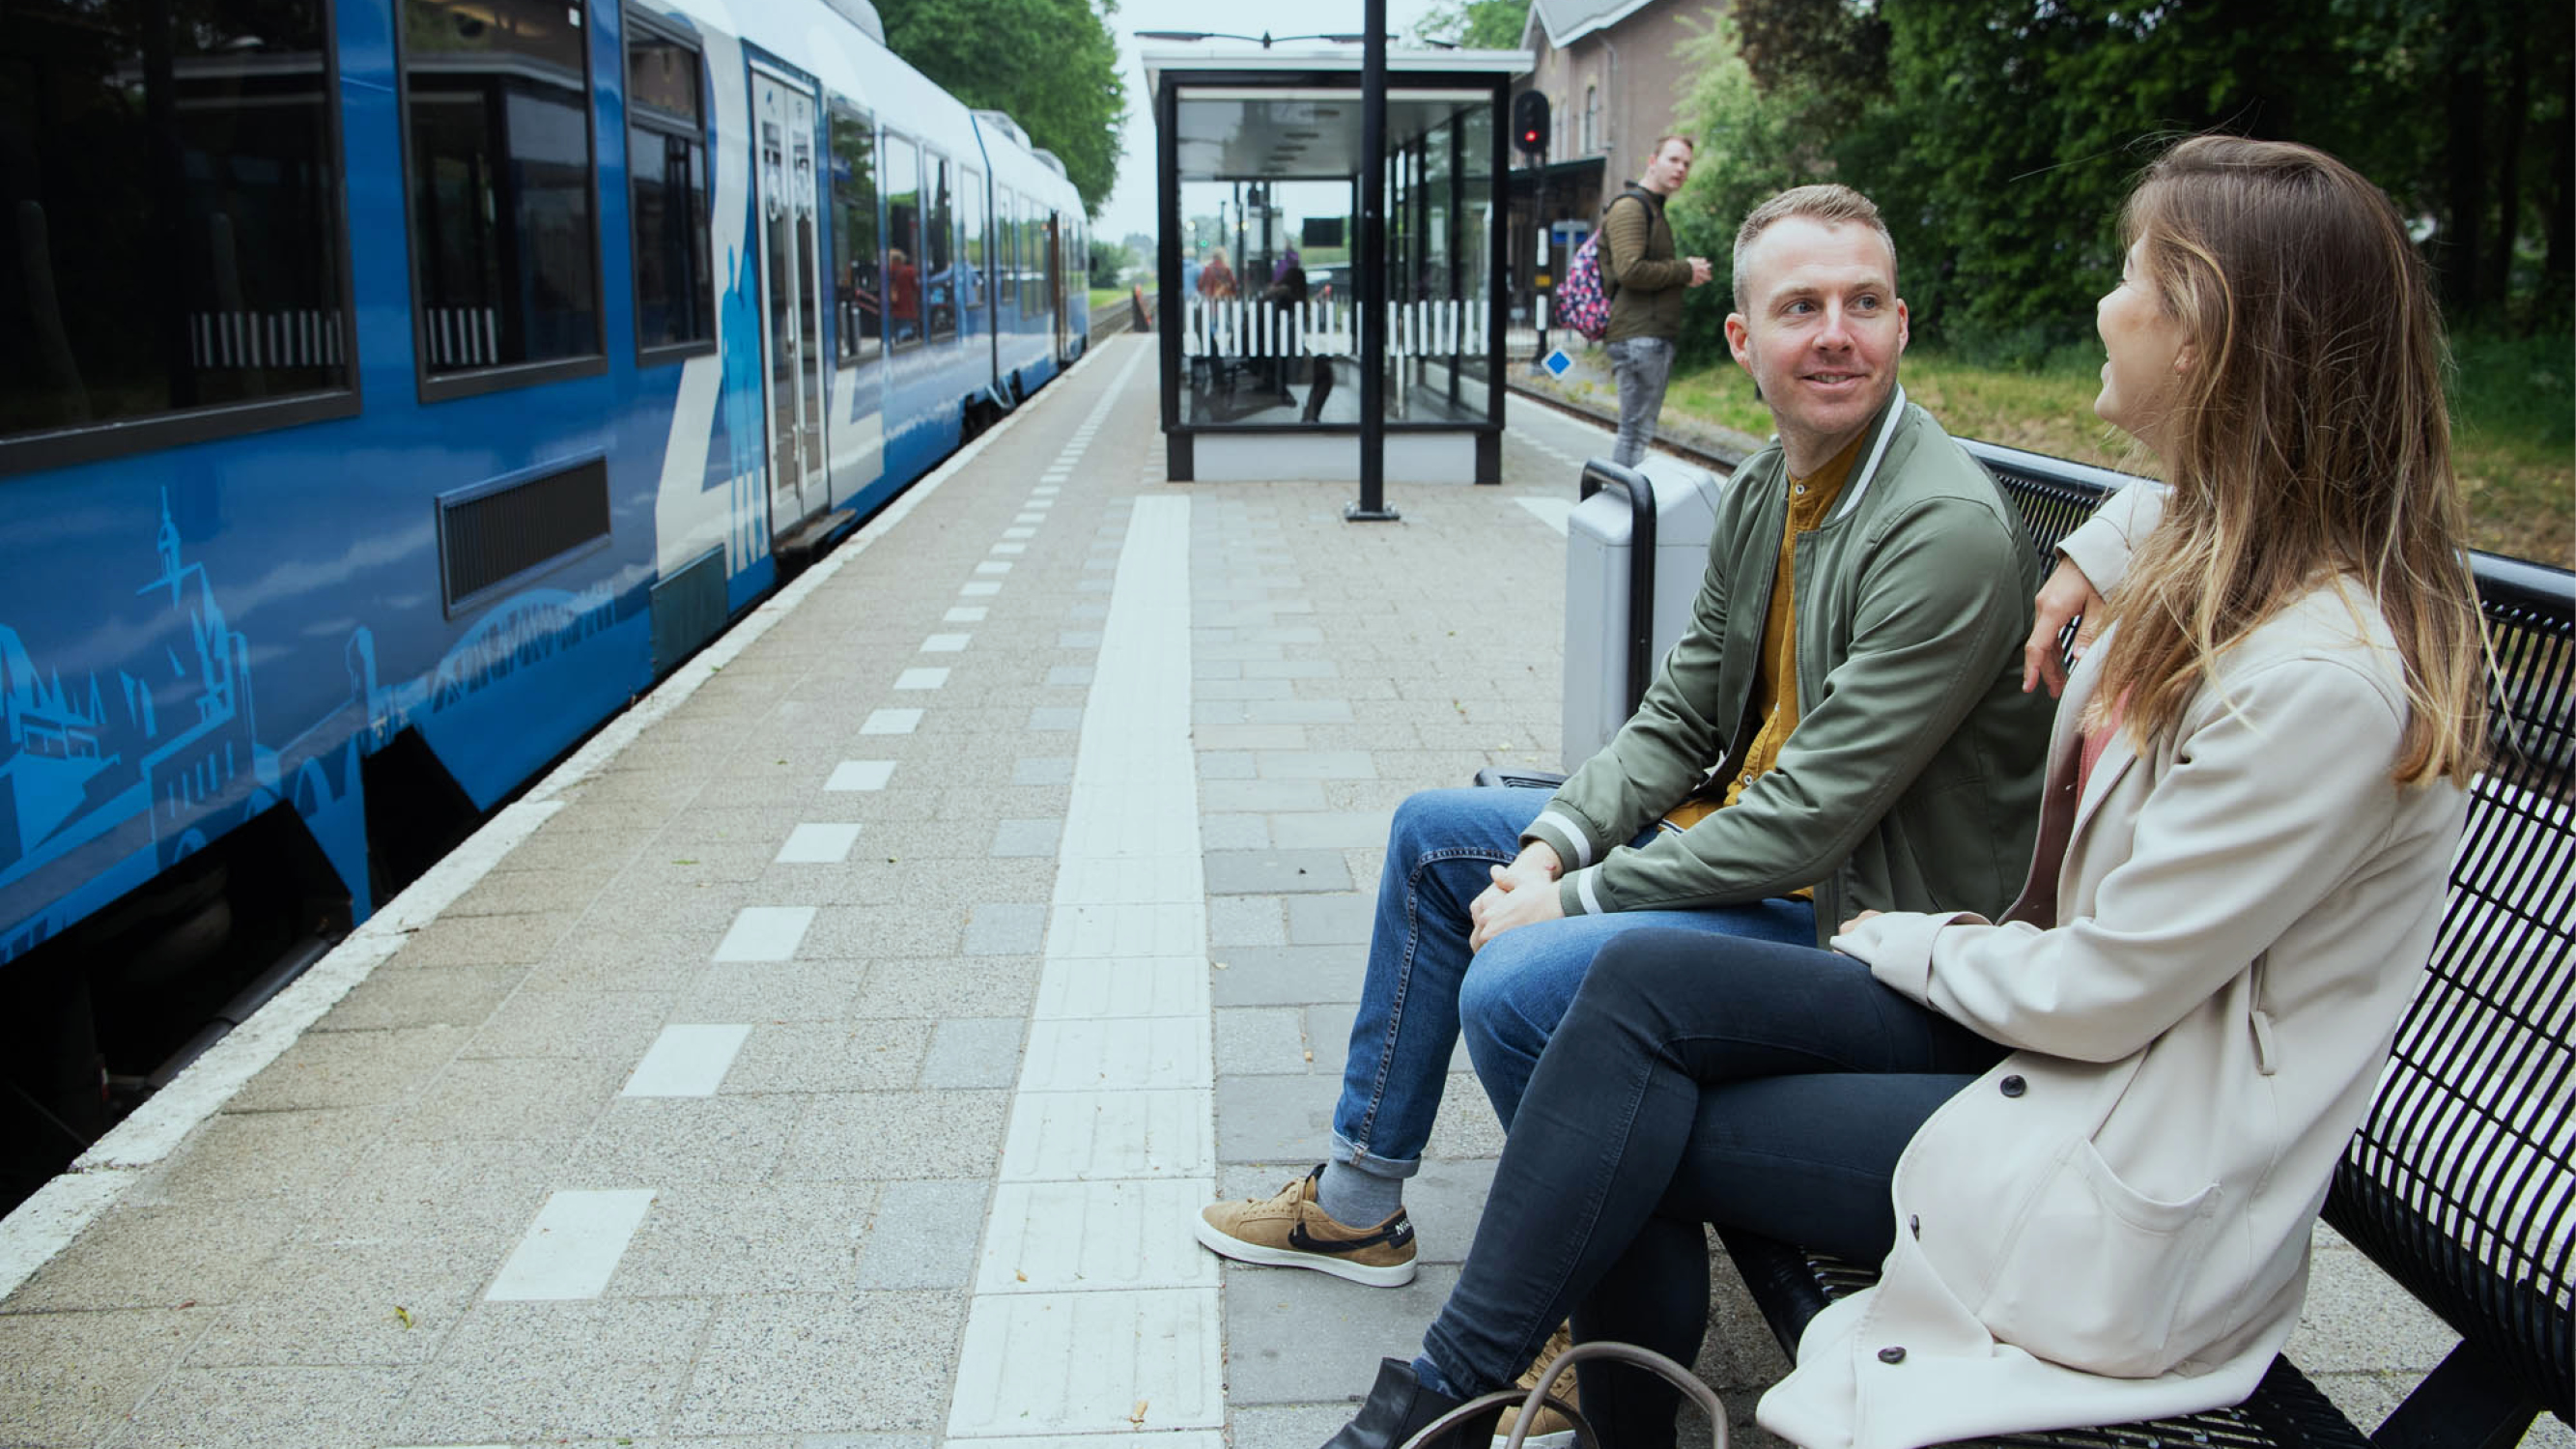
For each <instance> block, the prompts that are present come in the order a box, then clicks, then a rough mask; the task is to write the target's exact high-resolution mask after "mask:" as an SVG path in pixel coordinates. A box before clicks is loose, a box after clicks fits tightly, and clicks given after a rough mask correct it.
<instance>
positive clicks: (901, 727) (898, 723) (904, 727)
mask: <svg viewBox="0 0 2576 1449" xmlns="http://www.w3.org/2000/svg"><path fill="white" fill-rule="evenodd" d="M920 727H921V711H920V710H917V709H879V710H871V711H869V712H868V717H867V720H866V721H865V722H864V723H862V724H861V725H860V726H859V733H860V734H863V735H908V734H911V733H912V732H913V731H914V730H916V729H919V728H920Z"/></svg>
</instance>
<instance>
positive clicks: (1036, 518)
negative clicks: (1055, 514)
mask: <svg viewBox="0 0 2576 1449" xmlns="http://www.w3.org/2000/svg"><path fill="white" fill-rule="evenodd" d="M1011 521H1012V522H1013V523H1044V522H1046V515H1045V514H1043V513H1023V514H1020V515H1018V516H1017V517H1015V518H1013V519H1012V520H1011ZM1009 532H1010V530H1008V529H1004V530H1003V533H1004V534H1005V535H1007V534H1008V533H1009ZM1030 532H1031V533H1032V534H1034V533H1035V532H1036V530H1034V529H1032V530H1030Z"/></svg>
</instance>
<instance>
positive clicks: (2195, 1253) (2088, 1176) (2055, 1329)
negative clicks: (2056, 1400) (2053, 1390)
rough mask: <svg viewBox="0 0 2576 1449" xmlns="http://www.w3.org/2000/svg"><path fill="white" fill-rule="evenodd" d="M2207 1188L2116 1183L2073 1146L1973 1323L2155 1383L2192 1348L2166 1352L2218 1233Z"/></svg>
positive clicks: (2215, 1195)
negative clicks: (2173, 1195) (2144, 1189)
mask: <svg viewBox="0 0 2576 1449" xmlns="http://www.w3.org/2000/svg"><path fill="white" fill-rule="evenodd" d="M2220 1196H2221V1194H2220V1191H2219V1186H2218V1184H2217V1183H2214V1182H2213V1183H2211V1184H2210V1185H2209V1186H2207V1187H2204V1188H2202V1189H2201V1190H2200V1191H2199V1192H2197V1193H2194V1194H2193V1195H2191V1196H2190V1197H2188V1198H2185V1199H2183V1200H2182V1201H2180V1202H2167V1201H2164V1200H2162V1199H2159V1198H2152V1197H2149V1196H2147V1195H2146V1194H2144V1193H2141V1192H2139V1191H2138V1190H2137V1189H2136V1188H2133V1187H2131V1186H2129V1184H2128V1183H2126V1182H2124V1181H2122V1180H2121V1179H2120V1175H2119V1174H2118V1173H2116V1172H2113V1171H2112V1170H2111V1165H2110V1164H2109V1163H2107V1162H2104V1161H2103V1160H2102V1154H2101V1153H2099V1152H2098V1151H2096V1150H2094V1147H2093V1144H2092V1143H2091V1142H2090V1141H2085V1140H2078V1141H2077V1142H2076V1143H2075V1144H2074V1145H2073V1146H2072V1147H2070V1148H2069V1149H2068V1150H2067V1151H2066V1152H2064V1153H2063V1154H2061V1155H2060V1156H2059V1157H2058V1159H2057V1161H2056V1163H2055V1164H2054V1165H2053V1166H2052V1167H2051V1168H2050V1169H2049V1174H2048V1180H2047V1181H2046V1182H2045V1183H2043V1184H2042V1185H2041V1187H2040V1190H2039V1192H2038V1194H2037V1195H2036V1196H2035V1197H2034V1198H2033V1199H2032V1202H2031V1207H2030V1211H2029V1213H2028V1215H2027V1216H2025V1217H2024V1218H2023V1219H2022V1222H2021V1227H2020V1230H2019V1231H2018V1232H2016V1233H2015V1234H2014V1235H2013V1237H2012V1240H2011V1241H2010V1243H2009V1244H2008V1245H2007V1246H2006V1248H2005V1254H2006V1257H2005V1261H2004V1262H2003V1264H2002V1265H2001V1266H2000V1268H1999V1269H1998V1271H1997V1272H1996V1274H1995V1278H1994V1284H1993V1287H1992V1288H1991V1289H1990V1290H1989V1291H1988V1293H1987V1295H1986V1300H1985V1302H1984V1304H1983V1305H1982V1306H1981V1307H1980V1308H1979V1310H1978V1314H1977V1316H1978V1317H1979V1318H1980V1319H1981V1320H1982V1321H1983V1322H1984V1323H1985V1325H1986V1328H1987V1329H1988V1331H1990V1332H1991V1333H1993V1334H1994V1336H1995V1337H1996V1338H1998V1339H2000V1340H2002V1341H2004V1342H2006V1343H2010V1344H2013V1345H2014V1346H2016V1347H2019V1348H2021V1349H2024V1350H2026V1351H2028V1352H2030V1353H2032V1354H2035V1355H2037V1356H2039V1357H2041V1358H2044V1359H2048V1360H2050V1361H2052V1362H2055V1363H2061V1364H2065V1365H2067V1366H2068V1367H2070V1368H2078V1369H2082V1370H2084V1371H2086V1372H2088V1373H2097V1374H2107V1375H2110V1376H2112V1377H2115V1378H2152V1377H2154V1376H2155V1375H2157V1374H2160V1373H2163V1372H2164V1371H2165V1370H2166V1369H2169V1368H2171V1367H2173V1365H2174V1364H2175V1363H2177V1362H2179V1361H2180V1360H2181V1359H2182V1358H2184V1357H2185V1356H2186V1355H2187V1354H2188V1353H2189V1352H2190V1350H2191V1348H2192V1347H2193V1346H2192V1345H2189V1344H2185V1345H2183V1346H2182V1347H2181V1348H2180V1349H2179V1350H2177V1349H2173V1348H2171V1347H2170V1346H2169V1341H2170V1340H2171V1338H2172V1336H2173V1324H2174V1317H2175V1314H2176V1313H2177V1312H2179V1311H2180V1309H2181V1307H2182V1301H2183V1295H2184V1293H2185V1292H2186V1291H2187V1290H2188V1289H2189V1288H2190V1287H2191V1285H2192V1283H2193V1281H2194V1279H2195V1278H2196V1277H2197V1276H2198V1274H2199V1270H2200V1266H2201V1261H2202V1259H2204V1258H2206V1257H2207V1256H2208V1254H2209V1249H2210V1245H2211V1243H2212V1242H2214V1241H2215V1240H2216V1237H2217V1232H2218V1206H2219V1198H2220Z"/></svg>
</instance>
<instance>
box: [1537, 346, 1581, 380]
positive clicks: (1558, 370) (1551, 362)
mask: <svg viewBox="0 0 2576 1449" xmlns="http://www.w3.org/2000/svg"><path fill="white" fill-rule="evenodd" d="M1538 365H1539V366H1541V367H1544V368H1546V369H1547V375H1548V376H1550V377H1563V376H1565V374H1566V373H1567V372H1568V371H1570V370H1572V368H1573V367H1574V359H1573V358H1571V357H1568V356H1566V355H1565V349H1564V348H1562V347H1551V348H1549V349H1548V350H1547V356H1545V357H1542V358H1540V359H1539V360H1538Z"/></svg>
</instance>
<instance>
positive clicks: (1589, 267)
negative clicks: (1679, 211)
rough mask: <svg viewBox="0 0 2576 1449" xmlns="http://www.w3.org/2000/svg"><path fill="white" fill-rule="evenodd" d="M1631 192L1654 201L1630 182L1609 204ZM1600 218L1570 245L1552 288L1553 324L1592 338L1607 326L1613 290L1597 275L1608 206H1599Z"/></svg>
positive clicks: (1596, 340)
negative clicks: (1580, 241)
mask: <svg viewBox="0 0 2576 1449" xmlns="http://www.w3.org/2000/svg"><path fill="white" fill-rule="evenodd" d="M1631 196H1633V197H1636V198H1637V199H1638V200H1639V201H1641V202H1644V203H1645V204H1646V205H1648V206H1652V205H1653V204H1654V203H1653V202H1652V201H1649V200H1647V196H1646V193H1645V191H1644V190H1643V189H1641V188H1639V187H1635V186H1631V187H1629V188H1627V189H1626V190H1624V191H1622V192H1620V193H1619V194H1618V195H1617V196H1614V197H1612V198H1610V205H1611V206H1617V205H1618V204H1619V203H1620V202H1622V201H1625V200H1627V199H1628V198H1629V197H1631ZM1601 219H1602V222H1603V225H1601V226H1596V227H1594V228H1593V229H1592V234H1591V235H1590V236H1587V237H1585V238H1584V239H1583V245H1581V246H1579V247H1576V248H1575V249H1574V260H1573V261H1571V262H1568V263H1567V264H1566V267H1565V280H1564V281H1563V282H1562V283H1560V284H1558V286H1557V289H1556V305H1555V312H1556V319H1555V320H1556V325H1557V326H1559V327H1571V328H1573V329H1574V330H1575V331H1577V332H1580V333H1582V334H1583V336H1584V338H1585V339H1586V340H1588V341H1592V342H1598V341H1600V340H1601V334H1602V333H1604V332H1607V331H1609V330H1610V298H1611V295H1612V293H1613V291H1614V290H1615V289H1614V288H1613V287H1612V286H1611V285H1610V283H1608V282H1607V281H1605V280H1603V278H1602V276H1601V233H1602V232H1603V231H1605V230H1607V229H1608V222H1609V219H1610V210H1609V207H1604V208H1602V211H1601Z"/></svg>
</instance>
